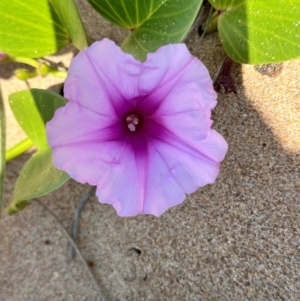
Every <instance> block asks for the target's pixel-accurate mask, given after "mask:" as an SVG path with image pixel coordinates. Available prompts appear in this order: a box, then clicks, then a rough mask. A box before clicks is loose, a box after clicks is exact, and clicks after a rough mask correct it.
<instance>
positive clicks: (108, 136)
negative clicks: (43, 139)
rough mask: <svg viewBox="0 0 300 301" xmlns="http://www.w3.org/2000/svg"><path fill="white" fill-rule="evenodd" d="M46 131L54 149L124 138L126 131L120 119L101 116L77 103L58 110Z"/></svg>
mask: <svg viewBox="0 0 300 301" xmlns="http://www.w3.org/2000/svg"><path fill="white" fill-rule="evenodd" d="M70 116H72V118H70ZM46 130H47V136H48V141H49V144H50V145H51V146H52V147H56V146H59V145H64V144H74V143H81V142H85V141H88V142H93V141H95V142H101V141H109V140H118V139H122V138H123V137H124V136H123V133H124V130H123V128H122V127H121V125H120V121H119V120H118V119H116V118H113V117H109V116H106V115H101V114H99V113H96V112H94V111H91V110H89V109H86V108H84V107H82V106H80V105H78V104H76V103H68V104H67V105H66V106H65V107H62V108H59V109H58V110H56V112H55V115H54V117H53V119H52V120H51V121H49V122H48V123H47V125H46Z"/></svg>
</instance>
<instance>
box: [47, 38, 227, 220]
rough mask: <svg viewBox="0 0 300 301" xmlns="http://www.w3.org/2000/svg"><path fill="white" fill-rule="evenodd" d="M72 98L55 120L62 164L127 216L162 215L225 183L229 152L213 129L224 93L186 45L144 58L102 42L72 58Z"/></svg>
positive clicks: (52, 140)
mask: <svg viewBox="0 0 300 301" xmlns="http://www.w3.org/2000/svg"><path fill="white" fill-rule="evenodd" d="M64 96H65V97H66V99H67V100H68V104H67V105H66V106H65V107H63V108H59V109H58V110H57V111H56V113H55V116H54V118H53V119H52V120H51V121H50V122H48V123H47V136H48V140H49V144H50V146H51V147H52V149H53V162H54V165H55V166H56V167H57V168H59V169H62V170H64V171H66V172H67V173H68V174H69V175H70V176H71V177H72V178H74V179H75V180H77V181H79V182H81V183H89V184H90V185H96V186H97V192H96V194H97V196H98V198H99V201H100V202H101V203H109V204H112V205H113V206H114V208H115V209H116V211H117V213H118V214H119V215H120V216H133V215H137V214H141V213H144V214H153V215H156V216H159V215H161V214H162V213H163V212H165V211H166V210H167V209H168V208H170V207H172V206H175V205H178V204H180V203H182V202H183V200H184V198H185V194H186V193H192V192H194V191H196V190H197V188H198V187H201V186H204V185H206V184H210V183H213V182H214V181H215V179H216V177H217V175H218V172H219V165H220V162H221V161H222V160H223V159H224V156H225V154H226V151H227V143H226V142H225V140H224V139H223V137H222V136H221V135H220V134H218V133H217V132H216V131H215V130H213V129H211V125H212V120H211V119H210V116H211V110H212V109H213V108H214V107H215V105H216V93H215V92H214V90H213V86H212V80H211V78H210V76H209V73H208V71H207V69H206V68H205V66H204V65H203V64H202V63H201V62H200V61H199V60H198V59H197V58H195V57H193V56H192V55H191V54H190V53H189V51H188V49H187V47H186V46H185V45H184V44H170V45H167V46H163V47H161V48H160V49H158V50H157V51H156V52H155V53H149V54H148V56H147V60H146V61H145V62H140V61H137V60H135V59H134V57H133V56H132V55H130V54H127V53H124V52H123V51H122V50H121V49H120V47H118V46H117V45H116V44H115V43H114V42H112V41H110V40H108V39H104V40H102V41H99V42H96V43H94V44H93V45H91V46H90V47H89V48H87V49H85V50H83V51H81V52H80V53H79V54H78V55H77V56H76V57H75V58H74V59H73V60H72V62H71V66H70V69H69V72H68V77H67V79H66V82H65V86H64Z"/></svg>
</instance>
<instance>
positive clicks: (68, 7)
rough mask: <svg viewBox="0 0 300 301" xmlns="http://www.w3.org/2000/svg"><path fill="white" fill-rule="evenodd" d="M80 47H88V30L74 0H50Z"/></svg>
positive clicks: (73, 41) (73, 39) (76, 44)
mask: <svg viewBox="0 0 300 301" xmlns="http://www.w3.org/2000/svg"><path fill="white" fill-rule="evenodd" d="M49 1H50V2H51V4H52V5H53V7H54V8H55V10H56V11H57V14H58V15H59V16H60V18H61V20H62V23H63V24H64V26H65V28H66V29H67V30H68V33H69V35H70V38H71V41H72V43H73V44H74V45H75V47H77V48H78V49H80V50H81V49H84V48H86V47H88V41H87V36H86V31H85V28H84V25H83V23H82V19H81V16H80V14H79V12H78V9H77V6H76V3H75V1H74V0H64V1H62V0H49Z"/></svg>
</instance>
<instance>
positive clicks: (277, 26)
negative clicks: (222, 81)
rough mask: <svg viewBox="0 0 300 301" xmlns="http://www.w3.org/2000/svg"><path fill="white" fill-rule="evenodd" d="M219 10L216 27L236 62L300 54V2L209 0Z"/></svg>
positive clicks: (280, 59)
mask: <svg viewBox="0 0 300 301" xmlns="http://www.w3.org/2000/svg"><path fill="white" fill-rule="evenodd" d="M210 3H211V4H212V5H213V7H214V8H216V9H217V10H219V11H220V12H221V14H220V16H219V20H218V30H219V35H220V38H221V41H222V44H223V46H224V48H225V51H226V52H227V54H228V55H229V56H230V57H231V58H232V59H233V60H235V61H236V62H240V63H248V64H263V63H275V62H283V61H287V60H291V59H295V58H298V57H300V17H299V16H300V2H299V1H294V0H285V1H282V0H256V1H253V0H232V1H227V0H210Z"/></svg>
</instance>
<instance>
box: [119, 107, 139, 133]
mask: <svg viewBox="0 0 300 301" xmlns="http://www.w3.org/2000/svg"><path fill="white" fill-rule="evenodd" d="M123 124H124V126H125V127H126V129H127V130H128V131H129V132H137V131H139V130H140V129H141V128H142V126H143V124H144V117H143V115H142V114H141V113H139V112H137V111H130V112H128V113H127V114H125V116H124V118H123Z"/></svg>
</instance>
